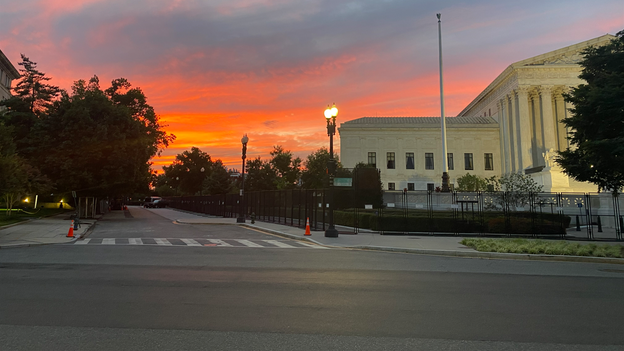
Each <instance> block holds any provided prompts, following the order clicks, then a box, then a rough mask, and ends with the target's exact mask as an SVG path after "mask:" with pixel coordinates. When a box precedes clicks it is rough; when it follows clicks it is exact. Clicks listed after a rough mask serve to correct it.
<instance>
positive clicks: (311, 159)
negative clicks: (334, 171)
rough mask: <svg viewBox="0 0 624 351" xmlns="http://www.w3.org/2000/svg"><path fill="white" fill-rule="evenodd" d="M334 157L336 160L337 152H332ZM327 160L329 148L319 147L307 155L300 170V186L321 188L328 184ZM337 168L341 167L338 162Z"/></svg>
mask: <svg viewBox="0 0 624 351" xmlns="http://www.w3.org/2000/svg"><path fill="white" fill-rule="evenodd" d="M334 159H336V160H338V154H336V153H334ZM328 162H329V150H328V149H327V148H324V147H322V148H320V149H318V150H316V151H315V152H313V153H312V154H310V155H308V157H307V158H306V160H305V161H304V162H303V166H304V170H303V171H302V172H301V182H302V187H303V188H306V189H322V188H326V187H327V184H328V178H327V163H328ZM338 168H339V169H340V168H342V165H341V164H340V162H338Z"/></svg>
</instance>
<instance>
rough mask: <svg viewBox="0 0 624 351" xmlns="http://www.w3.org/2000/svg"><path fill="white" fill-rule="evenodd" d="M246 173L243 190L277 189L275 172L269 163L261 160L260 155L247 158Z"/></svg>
mask: <svg viewBox="0 0 624 351" xmlns="http://www.w3.org/2000/svg"><path fill="white" fill-rule="evenodd" d="M246 166H247V175H246V176H245V191H261V190H276V189H277V186H276V185H277V182H276V178H277V174H276V173H275V170H274V169H273V167H271V163H270V162H268V161H262V159H261V158H260V157H258V158H255V159H252V160H247V164H246Z"/></svg>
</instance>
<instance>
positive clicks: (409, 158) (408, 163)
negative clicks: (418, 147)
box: [405, 152, 414, 169]
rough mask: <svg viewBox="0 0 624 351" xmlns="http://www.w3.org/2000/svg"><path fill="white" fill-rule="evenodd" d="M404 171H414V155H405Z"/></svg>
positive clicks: (409, 153) (411, 153) (408, 153)
mask: <svg viewBox="0 0 624 351" xmlns="http://www.w3.org/2000/svg"><path fill="white" fill-rule="evenodd" d="M405 169H414V153H413V152H407V153H405Z"/></svg>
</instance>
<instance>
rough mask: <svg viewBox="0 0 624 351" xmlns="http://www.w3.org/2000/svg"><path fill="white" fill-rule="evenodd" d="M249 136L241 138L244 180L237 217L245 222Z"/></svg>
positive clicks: (237, 219) (239, 220) (244, 135)
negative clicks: (246, 163) (246, 159)
mask: <svg viewBox="0 0 624 351" xmlns="http://www.w3.org/2000/svg"><path fill="white" fill-rule="evenodd" d="M248 141H249V138H248V137H247V134H243V137H242V138H241V143H242V144H243V173H242V177H243V178H242V179H243V180H242V181H241V183H242V184H241V189H240V197H241V200H240V201H241V211H240V217H238V218H236V223H245V158H246V157H247V142H248Z"/></svg>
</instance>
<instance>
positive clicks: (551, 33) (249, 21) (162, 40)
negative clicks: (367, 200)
mask: <svg viewBox="0 0 624 351" xmlns="http://www.w3.org/2000/svg"><path fill="white" fill-rule="evenodd" d="M438 12H441V13H442V34H443V50H444V84H445V102H446V112H447V116H455V115H456V114H457V113H459V112H460V111H461V110H462V109H463V107H465V106H466V105H467V104H468V103H469V102H470V101H471V100H472V99H473V98H474V97H476V96H477V94H478V93H479V92H480V91H481V90H483V89H484V88H485V87H486V86H487V85H488V84H489V83H490V82H491V81H492V80H493V79H494V78H495V77H496V76H497V75H498V74H500V73H501V72H502V70H504V69H505V68H506V67H507V66H508V65H509V64H511V63H513V62H516V61H520V60H522V59H525V58H528V57H531V56H535V55H538V54H542V53H545V52H548V51H551V50H555V49H558V48H561V47H564V46H567V45H571V44H574V43H577V42H580V41H584V40H588V39H591V38H595V37H598V36H600V35H603V34H606V33H611V34H615V33H617V32H618V31H620V30H623V29H624V1H622V0H612V1H610V0H593V1H589V0H588V1H574V0H563V1H559V0H548V1H544V0H539V1H533V0H525V1H507V0H481V1H479V0H472V1H465V0H464V1H459V0H457V1H456V0H448V1H446V0H444V1H442V0H437V1H420V0H397V1H392V0H374V1H342V0H328V1H325V0H298V1H295V0H275V1H272V0H175V1H165V0H0V49H2V51H3V52H4V53H5V55H6V56H7V57H8V58H9V60H11V61H12V62H13V64H14V65H15V66H16V67H18V66H17V64H18V62H20V61H21V60H20V53H23V54H25V55H26V56H28V57H29V58H30V59H31V60H33V61H35V62H37V63H38V68H39V69H40V70H41V71H43V72H45V73H47V75H48V76H50V77H52V78H53V80H52V83H53V84H56V85H59V86H60V87H62V88H64V89H69V87H70V86H71V84H72V82H73V81H75V80H77V79H89V78H90V77H91V76H93V75H94V74H96V75H98V76H99V77H100V81H101V84H102V86H103V87H107V86H108V83H109V82H110V81H111V80H112V79H114V78H119V77H124V78H127V79H128V80H129V81H130V82H131V83H132V84H133V86H138V87H141V88H142V89H143V90H144V92H145V94H146V95H147V97H148V102H149V103H150V104H151V105H152V106H154V108H155V109H156V112H157V113H158V114H159V116H160V117H161V119H162V121H163V123H164V124H167V125H168V127H166V130H167V131H168V132H169V133H173V134H175V135H176V136H177V140H176V141H175V143H174V144H173V145H171V146H170V147H169V148H168V149H166V150H165V151H164V152H163V156H162V157H160V158H158V159H155V160H154V162H155V165H154V168H155V169H160V166H161V165H163V164H169V163H170V162H171V161H172V160H173V158H174V157H175V155H176V154H178V153H181V152H182V151H184V150H187V149H190V148H191V147H192V146H196V147H199V148H200V149H202V150H203V151H205V152H207V153H209V154H210V155H211V156H212V157H213V159H221V160H223V161H224V163H225V164H226V165H227V166H229V167H233V168H240V153H241V144H240V139H241V136H242V134H243V133H247V134H248V135H249V139H250V141H249V146H248V157H257V156H261V157H262V158H264V159H266V158H268V157H269V151H270V150H271V149H272V146H273V145H278V144H279V145H282V146H283V147H284V148H285V149H288V150H291V151H293V152H294V153H295V155H297V156H300V157H302V158H305V157H306V156H307V155H308V154H310V153H312V152H313V151H315V150H317V149H318V148H320V147H322V146H327V145H328V137H327V134H326V129H325V118H324V117H323V110H324V109H325V107H326V106H327V104H331V103H333V102H335V103H336V105H337V106H338V108H339V111H340V112H339V115H338V123H340V122H344V121H348V120H351V119H355V118H359V117H364V116H439V114H440V105H439V85H438V84H439V81H438V79H439V76H438V69H439V68H438V27H437V19H436V16H435V14H436V13H438ZM337 139H338V140H337V149H338V150H339V147H340V141H339V138H337Z"/></svg>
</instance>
